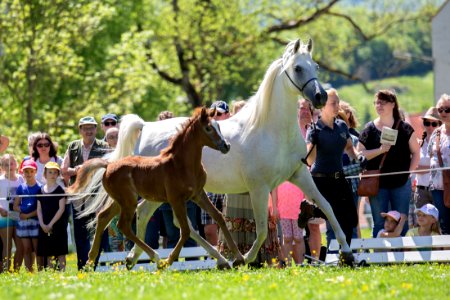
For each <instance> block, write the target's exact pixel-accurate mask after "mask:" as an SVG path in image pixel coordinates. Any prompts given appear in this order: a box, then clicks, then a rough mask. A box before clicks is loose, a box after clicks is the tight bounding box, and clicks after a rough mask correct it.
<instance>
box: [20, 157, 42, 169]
mask: <svg viewBox="0 0 450 300" xmlns="http://www.w3.org/2000/svg"><path fill="white" fill-rule="evenodd" d="M37 168H38V167H37V164H36V162H35V161H34V160H32V159H27V160H26V161H24V162H23V164H22V170H25V169H35V170H37Z"/></svg>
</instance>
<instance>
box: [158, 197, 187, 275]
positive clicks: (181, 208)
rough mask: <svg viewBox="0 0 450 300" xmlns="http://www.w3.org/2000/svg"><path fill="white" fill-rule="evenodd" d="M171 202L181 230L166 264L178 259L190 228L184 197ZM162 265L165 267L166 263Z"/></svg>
mask: <svg viewBox="0 0 450 300" xmlns="http://www.w3.org/2000/svg"><path fill="white" fill-rule="evenodd" d="M169 204H170V206H172V210H173V214H174V216H175V217H176V218H177V220H178V223H179V225H180V230H181V232H180V239H179V240H178V242H177V244H176V245H175V248H173V250H172V252H170V254H169V257H168V258H167V262H166V264H167V265H169V266H170V265H171V264H172V263H173V261H174V260H176V259H177V258H178V256H179V255H180V251H181V248H183V245H184V243H185V242H186V241H187V239H188V238H189V234H190V229H189V223H188V219H187V211H186V202H185V201H184V199H183V200H181V201H180V200H179V199H175V200H169ZM161 266H162V267H165V265H163V264H162V265H161Z"/></svg>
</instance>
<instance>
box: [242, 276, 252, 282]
mask: <svg viewBox="0 0 450 300" xmlns="http://www.w3.org/2000/svg"><path fill="white" fill-rule="evenodd" d="M249 279H250V276H249V275H248V274H244V276H242V281H244V282H245V281H248V280H249Z"/></svg>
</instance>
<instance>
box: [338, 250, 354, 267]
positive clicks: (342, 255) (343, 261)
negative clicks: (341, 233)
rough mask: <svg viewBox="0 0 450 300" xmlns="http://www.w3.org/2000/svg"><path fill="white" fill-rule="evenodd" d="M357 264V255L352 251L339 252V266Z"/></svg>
mask: <svg viewBox="0 0 450 300" xmlns="http://www.w3.org/2000/svg"><path fill="white" fill-rule="evenodd" d="M354 264H355V257H354V256H353V253H351V252H342V251H341V252H339V266H341V267H343V266H347V267H353V266H354Z"/></svg>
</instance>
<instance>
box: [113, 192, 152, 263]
mask: <svg viewBox="0 0 450 300" xmlns="http://www.w3.org/2000/svg"><path fill="white" fill-rule="evenodd" d="M133 197H134V196H133ZM133 201H134V202H128V203H127V202H123V204H122V203H121V213H120V219H119V222H118V223H117V227H119V229H120V231H122V233H123V234H125V236H126V237H127V238H129V239H130V240H132V241H133V242H134V243H135V244H136V245H137V246H138V247H141V248H142V249H143V250H144V251H145V252H146V253H147V254H148V257H149V258H150V260H152V261H153V262H157V261H156V260H157V259H159V255H158V254H157V253H156V251H155V250H153V249H152V248H150V246H148V245H147V244H146V243H145V242H144V241H143V240H142V239H140V238H138V237H137V236H136V235H135V234H134V232H133V230H132V229H131V223H132V222H133V216H134V211H135V210H136V206H137V203H136V200H134V199H133ZM127 268H128V269H130V268H129V266H128V265H127Z"/></svg>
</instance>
